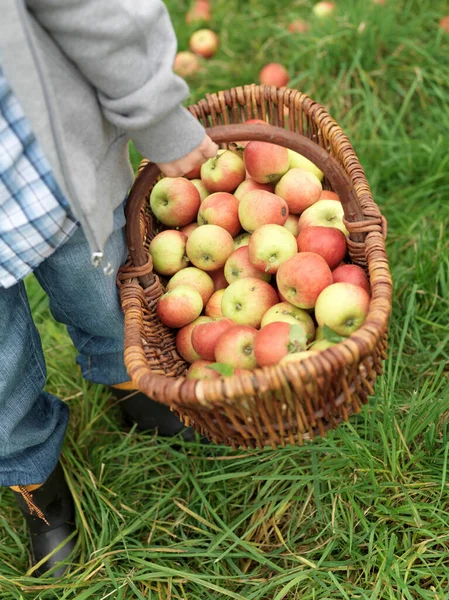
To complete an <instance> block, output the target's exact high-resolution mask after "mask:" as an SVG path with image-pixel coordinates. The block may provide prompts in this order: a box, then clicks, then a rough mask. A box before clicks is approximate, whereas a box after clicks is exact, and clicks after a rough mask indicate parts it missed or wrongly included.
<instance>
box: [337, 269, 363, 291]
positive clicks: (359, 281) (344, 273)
mask: <svg viewBox="0 0 449 600" xmlns="http://www.w3.org/2000/svg"><path fill="white" fill-rule="evenodd" d="M332 279H333V282H334V283H339V282H345V283H352V284H353V285H358V286H360V287H361V288H363V289H364V290H365V291H366V292H368V294H369V293H370V292H371V289H370V284H369V280H368V275H367V274H366V272H365V271H364V269H362V267H359V266H358V265H340V266H338V267H337V268H336V269H334V270H333V271H332Z"/></svg>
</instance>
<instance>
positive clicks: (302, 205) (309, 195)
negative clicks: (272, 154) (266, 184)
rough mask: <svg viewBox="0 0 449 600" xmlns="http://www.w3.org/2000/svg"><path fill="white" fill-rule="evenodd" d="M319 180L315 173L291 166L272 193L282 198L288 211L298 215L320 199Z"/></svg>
mask: <svg viewBox="0 0 449 600" xmlns="http://www.w3.org/2000/svg"><path fill="white" fill-rule="evenodd" d="M321 192H322V186H321V181H320V180H319V179H318V177H317V176H316V175H314V174H313V173H310V172H309V171H304V170H303V169H298V168H296V167H293V168H291V169H289V170H288V171H287V173H286V174H285V175H283V176H282V177H281V179H280V180H279V181H278V183H277V184H276V187H275V189H274V193H275V194H277V195H278V196H280V197H281V198H284V200H285V201H286V202H287V204H288V210H289V213H292V214H294V215H299V214H301V213H302V212H304V211H305V210H306V208H309V206H312V204H315V202H317V201H318V200H319V199H320V196H321Z"/></svg>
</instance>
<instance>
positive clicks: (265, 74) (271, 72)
mask: <svg viewBox="0 0 449 600" xmlns="http://www.w3.org/2000/svg"><path fill="white" fill-rule="evenodd" d="M259 81H260V83H261V84H262V85H275V86H276V87H285V86H286V85H287V84H288V82H289V81H290V76H289V74H288V71H287V69H286V68H285V67H284V65H281V64H280V63H275V62H272V63H268V64H267V65H265V66H264V67H262V69H261V71H260V73H259Z"/></svg>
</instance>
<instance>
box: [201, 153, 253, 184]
mask: <svg viewBox="0 0 449 600" xmlns="http://www.w3.org/2000/svg"><path fill="white" fill-rule="evenodd" d="M245 177H246V169H245V163H244V162H243V159H242V158H241V157H240V156H239V155H238V154H237V153H236V152H232V151H231V150H225V149H221V150H219V151H218V152H217V155H216V156H215V157H214V158H209V160H207V161H206V162H205V163H204V164H203V165H202V166H201V180H202V182H203V183H204V185H205V186H206V188H207V189H208V190H209V192H210V193H211V194H212V193H213V192H229V193H230V194H232V192H234V191H235V190H236V189H237V188H238V186H239V185H240V184H241V183H242V181H245Z"/></svg>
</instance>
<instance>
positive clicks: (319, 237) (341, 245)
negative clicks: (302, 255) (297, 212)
mask: <svg viewBox="0 0 449 600" xmlns="http://www.w3.org/2000/svg"><path fill="white" fill-rule="evenodd" d="M297 242H298V250H299V252H316V253H317V254H320V255H321V256H322V257H323V258H324V260H325V261H326V262H327V264H328V265H329V268H330V269H335V267H337V265H339V264H340V263H341V261H342V260H343V259H344V257H345V256H346V252H347V245H346V236H345V234H344V233H343V232H342V231H340V229H337V228H336V227H315V226H310V227H306V228H305V229H303V230H302V231H301V232H300V233H299V235H298V237H297Z"/></svg>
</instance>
